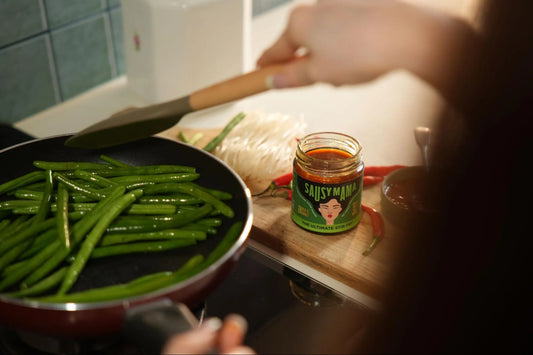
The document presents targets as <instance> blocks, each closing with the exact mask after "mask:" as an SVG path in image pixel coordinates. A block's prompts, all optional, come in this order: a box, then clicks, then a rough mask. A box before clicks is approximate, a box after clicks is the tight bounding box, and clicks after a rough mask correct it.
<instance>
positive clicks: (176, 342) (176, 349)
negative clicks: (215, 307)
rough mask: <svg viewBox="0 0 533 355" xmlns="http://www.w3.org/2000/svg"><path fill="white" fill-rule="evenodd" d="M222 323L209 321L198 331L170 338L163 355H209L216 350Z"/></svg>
mask: <svg viewBox="0 0 533 355" xmlns="http://www.w3.org/2000/svg"><path fill="white" fill-rule="evenodd" d="M221 327H222V321H221V320H220V319H218V318H210V319H207V320H206V321H205V322H203V323H202V325H201V326H200V327H198V328H196V329H193V330H191V331H188V332H186V333H182V334H178V335H175V336H173V337H172V338H170V340H168V341H167V343H166V344H165V346H164V347H163V351H162V353H163V354H207V353H209V352H210V351H211V350H212V349H214V348H215V345H216V342H217V336H218V331H219V330H220V329H221Z"/></svg>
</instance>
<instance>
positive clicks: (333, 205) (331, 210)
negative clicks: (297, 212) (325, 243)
mask: <svg viewBox="0 0 533 355" xmlns="http://www.w3.org/2000/svg"><path fill="white" fill-rule="evenodd" d="M341 211H342V205H341V204H340V202H339V201H337V199H336V198H332V199H331V200H329V201H328V202H324V203H320V205H319V206H318V212H320V214H321V215H322V217H324V219H325V220H326V225H328V226H332V225H334V224H335V219H336V218H337V217H338V216H339V213H341Z"/></svg>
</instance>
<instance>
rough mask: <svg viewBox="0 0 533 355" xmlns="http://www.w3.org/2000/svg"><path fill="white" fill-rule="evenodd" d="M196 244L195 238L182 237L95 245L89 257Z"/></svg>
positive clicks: (160, 249)
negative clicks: (103, 245) (102, 245)
mask: <svg viewBox="0 0 533 355" xmlns="http://www.w3.org/2000/svg"><path fill="white" fill-rule="evenodd" d="M194 244H196V239H193V238H184V239H174V240H163V241H161V240H158V241H155V242H139V243H127V244H117V245H110V246H105V247H97V248H95V249H94V250H93V252H92V254H91V258H94V259H96V258H105V257H108V256H113V255H122V254H131V253H149V252H160V251H166V250H172V249H177V248H181V247H186V246H189V245H194Z"/></svg>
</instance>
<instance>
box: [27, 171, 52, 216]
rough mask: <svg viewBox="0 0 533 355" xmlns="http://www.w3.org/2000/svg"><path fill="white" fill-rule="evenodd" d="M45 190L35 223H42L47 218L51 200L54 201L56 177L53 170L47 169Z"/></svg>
mask: <svg viewBox="0 0 533 355" xmlns="http://www.w3.org/2000/svg"><path fill="white" fill-rule="evenodd" d="M44 179H45V183H44V191H43V198H42V199H41V203H40V204H39V210H38V211H37V214H36V215H35V218H34V219H33V222H32V223H33V224H37V223H40V222H42V221H44V220H45V219H46V216H48V212H49V211H50V202H51V201H52V190H53V188H54V179H53V176H52V170H46V171H45V174H44Z"/></svg>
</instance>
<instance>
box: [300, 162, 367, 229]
mask: <svg viewBox="0 0 533 355" xmlns="http://www.w3.org/2000/svg"><path fill="white" fill-rule="evenodd" d="M292 190H293V193H292V213H291V217H292V220H293V221H294V222H295V223H296V224H297V225H299V226H300V227H302V228H304V229H307V230H310V231H313V232H318V233H339V232H343V231H347V230H349V229H351V228H353V227H355V226H356V225H357V223H359V220H360V219H361V194H362V191H363V175H362V174H360V176H359V177H357V178H355V179H353V180H350V181H346V182H343V183H338V184H324V183H317V182H314V181H310V180H307V179H305V178H303V177H301V176H299V175H298V174H296V173H294V176H293V180H292Z"/></svg>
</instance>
